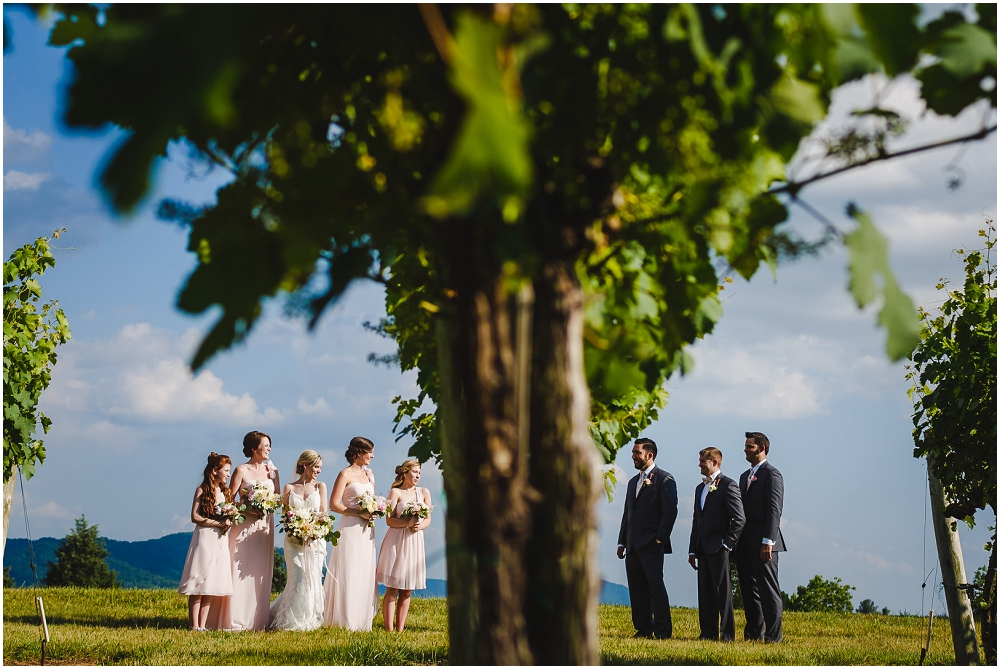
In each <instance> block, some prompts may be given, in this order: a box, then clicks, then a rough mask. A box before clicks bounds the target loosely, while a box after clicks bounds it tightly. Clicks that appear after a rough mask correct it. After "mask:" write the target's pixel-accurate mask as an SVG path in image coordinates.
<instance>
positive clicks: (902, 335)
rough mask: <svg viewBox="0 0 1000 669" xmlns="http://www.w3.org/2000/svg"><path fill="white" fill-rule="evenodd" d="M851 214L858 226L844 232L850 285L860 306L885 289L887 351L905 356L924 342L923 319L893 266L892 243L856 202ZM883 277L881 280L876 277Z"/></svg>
mask: <svg viewBox="0 0 1000 669" xmlns="http://www.w3.org/2000/svg"><path fill="white" fill-rule="evenodd" d="M848 214H849V215H850V216H851V217H852V218H854V219H855V220H856V221H857V222H858V227H857V228H855V229H854V230H853V231H852V232H850V233H848V234H846V235H844V244H845V246H847V250H848V253H849V256H850V262H849V265H848V271H849V275H850V281H849V283H848V288H849V289H850V291H851V294H852V295H853V296H854V300H855V302H857V305H858V307H865V306H867V305H868V304H870V303H871V302H872V301H873V300H875V298H876V297H877V296H878V295H879V294H880V293H881V295H882V298H883V305H882V309H881V311H879V316H878V322H879V325H881V326H882V327H884V328H885V329H886V333H887V335H888V336H887V339H886V353H888V355H889V358H890V359H891V360H899V359H901V358H905V357H906V356H907V355H909V354H910V352H911V351H912V350H913V348H914V347H915V346H916V345H917V344H918V343H919V342H920V319H919V318H918V317H917V310H916V308H915V307H914V306H913V300H911V299H910V298H909V296H908V295H906V293H904V292H903V291H902V290H901V289H900V287H899V284H898V283H897V282H896V277H895V275H894V274H893V273H892V270H891V268H890V267H889V244H888V241H887V240H886V238H885V237H884V236H882V233H880V232H879V231H878V229H876V227H875V225H874V224H873V223H872V220H871V217H870V216H868V214H866V213H864V212H862V211H861V210H859V209H857V208H856V207H854V206H853V205H851V206H850V207H849V208H848ZM876 276H877V277H879V278H880V279H881V284H879V283H878V282H877V281H876Z"/></svg>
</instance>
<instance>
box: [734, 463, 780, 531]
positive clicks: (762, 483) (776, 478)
mask: <svg viewBox="0 0 1000 669" xmlns="http://www.w3.org/2000/svg"><path fill="white" fill-rule="evenodd" d="M751 469H753V468H752V467H751ZM749 478H750V470H749V469H748V470H747V471H745V472H743V474H742V475H741V476H740V493H741V495H742V496H743V511H744V513H746V517H747V522H746V525H745V526H744V527H743V536H742V541H746V542H749V543H752V544H754V545H760V543H761V542H762V541H763V539H764V538H765V537H766V538H768V539H771V540H773V541H774V546H773V547H772V549H771V550H775V551H783V550H785V540H784V538H783V537H782V536H781V527H780V523H781V505H782V503H783V502H784V497H785V480H784V479H783V478H781V472H779V471H778V470H777V469H775V468H774V467H772V466H771V463H769V462H768V461H767V460H765V461H764V464H762V465H761V466H760V469H758V470H757V474H756V478H757V480H756V481H753V482H752V484H750V485H749V489H748V488H747V485H748V483H750V482H749V481H748V479H749ZM749 543H748V545H749Z"/></svg>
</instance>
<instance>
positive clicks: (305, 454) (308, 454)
mask: <svg viewBox="0 0 1000 669" xmlns="http://www.w3.org/2000/svg"><path fill="white" fill-rule="evenodd" d="M322 461H323V457H322V456H321V455H320V454H319V453H317V452H316V451H314V450H312V449H309V450H306V451H302V455H300V456H299V459H298V460H296V461H295V473H296V474H304V473H305V471H306V467H309V466H311V465H314V464H316V463H317V462H322Z"/></svg>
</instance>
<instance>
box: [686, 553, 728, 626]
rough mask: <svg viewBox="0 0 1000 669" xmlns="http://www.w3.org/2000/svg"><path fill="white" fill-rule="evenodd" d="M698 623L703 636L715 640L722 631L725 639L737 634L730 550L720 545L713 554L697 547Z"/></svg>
mask: <svg viewBox="0 0 1000 669" xmlns="http://www.w3.org/2000/svg"><path fill="white" fill-rule="evenodd" d="M695 557H697V558H698V623H699V624H700V626H701V638H702V639H711V640H713V641H715V640H717V639H718V638H719V631H720V629H721V631H722V640H723V641H732V640H733V639H734V638H735V637H736V623H735V621H734V619H733V586H732V581H731V580H730V577H729V551H727V550H726V549H725V548H720V549H719V550H718V551H716V552H715V553H712V554H708V553H706V552H705V550H704V549H703V548H701V547H700V546H699V547H698V553H697V554H696V556H695Z"/></svg>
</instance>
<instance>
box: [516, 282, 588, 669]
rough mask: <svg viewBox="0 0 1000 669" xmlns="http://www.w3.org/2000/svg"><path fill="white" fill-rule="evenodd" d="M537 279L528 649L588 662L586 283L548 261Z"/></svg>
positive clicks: (546, 659)
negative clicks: (535, 498) (535, 494)
mask: <svg viewBox="0 0 1000 669" xmlns="http://www.w3.org/2000/svg"><path fill="white" fill-rule="evenodd" d="M535 286H536V290H535V292H536V303H535V317H534V320H535V326H534V342H533V344H534V351H533V355H534V359H533V364H532V395H531V417H532V420H531V478H530V481H531V485H532V487H533V488H535V489H537V490H539V491H540V492H541V493H542V497H543V498H544V499H545V500H546V503H545V504H543V505H539V506H537V507H536V508H535V511H534V519H533V523H532V536H531V539H530V541H529V542H528V547H527V550H528V564H529V565H530V566H531V568H530V571H529V572H528V593H529V601H528V608H527V613H528V621H529V635H530V640H531V649H532V653H533V655H534V659H535V661H536V662H537V663H538V664H549V665H561V664H568V665H594V664H597V663H598V661H599V658H600V656H599V651H598V643H597V603H598V596H599V594H600V574H599V572H598V569H597V564H598V563H597V561H595V560H594V557H595V556H596V553H597V546H598V534H597V522H596V517H595V512H594V505H595V504H596V502H597V498H598V496H599V494H600V489H601V476H600V462H599V456H598V453H597V449H596V448H595V447H594V443H593V441H592V440H591V437H590V433H589V430H588V429H587V426H588V422H589V417H590V393H589V390H588V388H587V380H586V377H585V376H584V366H583V291H582V290H581V288H580V285H579V283H578V281H577V280H576V277H575V275H574V273H573V267H572V265H571V264H570V263H564V262H552V263H549V264H548V265H547V266H546V267H545V268H544V269H543V271H542V275H541V277H540V278H539V279H537V280H536V282H535Z"/></svg>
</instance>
